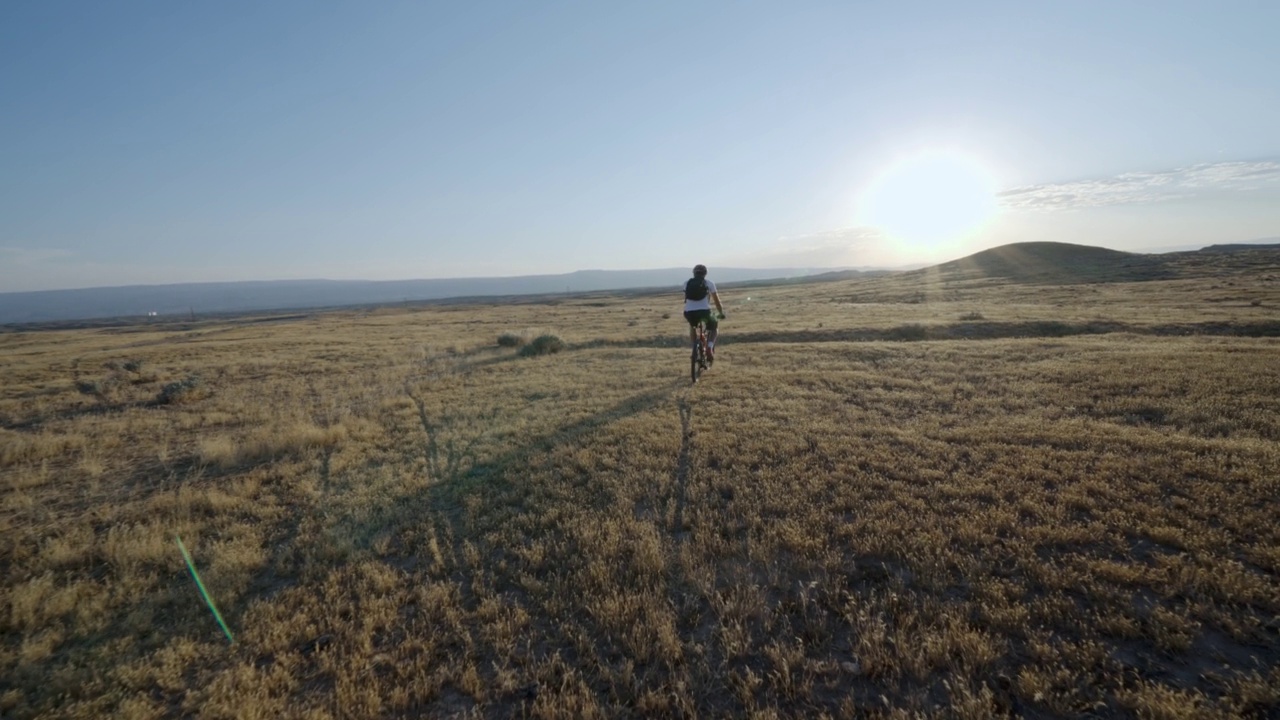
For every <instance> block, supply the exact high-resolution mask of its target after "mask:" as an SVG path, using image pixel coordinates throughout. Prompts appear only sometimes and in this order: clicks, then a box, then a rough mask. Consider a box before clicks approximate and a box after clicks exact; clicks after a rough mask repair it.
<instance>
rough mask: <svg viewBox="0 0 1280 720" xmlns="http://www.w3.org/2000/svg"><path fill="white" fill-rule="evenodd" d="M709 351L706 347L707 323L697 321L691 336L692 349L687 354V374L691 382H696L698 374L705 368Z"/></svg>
mask: <svg viewBox="0 0 1280 720" xmlns="http://www.w3.org/2000/svg"><path fill="white" fill-rule="evenodd" d="M709 356H710V353H709V352H708V349H707V324H706V323H705V322H699V323H698V325H697V330H696V332H695V334H694V338H693V351H692V353H691V355H690V356H689V376H690V378H691V379H692V381H693V382H695V383H696V382H698V375H700V374H701V373H702V371H703V370H706V369H707V358H708V357H709Z"/></svg>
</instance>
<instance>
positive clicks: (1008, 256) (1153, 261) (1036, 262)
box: [916, 242, 1172, 284]
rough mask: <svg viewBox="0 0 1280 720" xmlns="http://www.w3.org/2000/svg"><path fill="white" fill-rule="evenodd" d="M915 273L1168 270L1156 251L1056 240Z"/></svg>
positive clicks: (1082, 277)
mask: <svg viewBox="0 0 1280 720" xmlns="http://www.w3.org/2000/svg"><path fill="white" fill-rule="evenodd" d="M916 272H918V273H941V274H944V275H951V276H954V278H955V279H966V278H978V277H999V278H1007V279H1009V280H1014V281H1017V282H1035V283H1046V282H1048V283H1064V284H1065V283H1079V282H1124V281H1135V280H1157V279H1160V278H1164V277H1170V276H1171V275H1172V273H1171V272H1170V271H1169V270H1168V269H1167V268H1165V267H1164V261H1163V260H1162V256H1160V255H1142V254H1138V253H1128V252H1121V251H1119V250H1109V249H1107V248H1101V247H1093V246H1090V245H1075V244H1072V243H1056V242H1026V243H1014V244H1011V245H1001V246H1000V247H994V248H991V249H989V250H983V251H982V252H979V253H974V254H973V255H970V256H968V257H964V258H960V259H959V260H953V261H951V262H948V263H943V264H941V265H937V266H935V267H933V268H927V269H925V270H918V271H916Z"/></svg>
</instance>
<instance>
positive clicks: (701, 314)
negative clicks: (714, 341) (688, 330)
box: [684, 309, 718, 330]
mask: <svg viewBox="0 0 1280 720" xmlns="http://www.w3.org/2000/svg"><path fill="white" fill-rule="evenodd" d="M684 319H685V320H688V321H689V325H690V326H696V325H697V324H698V323H700V322H705V323H706V324H707V329H708V330H714V329H715V327H716V325H717V324H718V321H717V320H716V316H715V315H712V314H711V310H710V309H708V310H685V311H684Z"/></svg>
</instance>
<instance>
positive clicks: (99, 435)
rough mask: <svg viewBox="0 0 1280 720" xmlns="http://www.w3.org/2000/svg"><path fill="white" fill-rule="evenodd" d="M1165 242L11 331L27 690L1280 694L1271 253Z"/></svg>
mask: <svg viewBox="0 0 1280 720" xmlns="http://www.w3.org/2000/svg"><path fill="white" fill-rule="evenodd" d="M1055 262H1056V261H1055ZM1067 262H1068V264H1069V258H1068V260H1067ZM1063 267H1066V266H1063ZM1162 268H1163V269H1162V270H1161V272H1160V273H1156V274H1148V275H1140V276H1139V275H1135V277H1144V278H1149V279H1144V280H1143V281H1141V282H1124V281H1123V280H1124V279H1125V278H1124V277H1106V278H1102V279H1105V280H1107V282H1090V280H1091V278H1089V277H1083V276H1080V275H1079V274H1078V273H1077V274H1075V275H1072V274H1071V273H1066V274H1062V275H1055V274H1054V273H1053V272H1050V271H1047V270H1046V271H1044V272H1038V273H1037V274H1035V275H1034V276H1031V275H1028V276H1027V277H1024V278H1022V280H1021V281H1019V280H1017V279H1016V278H1015V279H1013V280H1010V279H1007V278H1000V277H993V276H992V275H991V272H992V269H991V268H990V267H981V266H980V264H979V265H975V264H972V263H971V264H970V265H957V266H948V267H944V268H935V269H932V270H924V271H918V272H914V273H908V274H901V275H894V276H888V277H880V278H873V279H862V280H857V279H855V280H847V281H839V282H828V283H813V284H788V285H778V286H773V287H769V286H753V287H744V288H737V289H735V288H732V287H727V288H723V289H722V290H723V292H722V296H723V299H724V300H725V303H726V309H727V310H728V311H729V315H730V317H729V320H728V322H726V323H725V324H724V325H723V328H724V335H723V336H724V340H723V344H722V346H721V348H720V352H719V354H718V360H717V363H716V366H715V367H714V368H713V369H712V370H711V371H710V372H709V373H708V374H707V375H706V377H705V379H704V380H703V382H701V383H699V384H698V385H696V386H692V387H691V386H689V384H688V378H687V374H688V367H687V351H686V350H685V349H684V343H685V341H686V340H685V338H686V331H685V329H684V326H683V320H682V318H681V317H680V314H679V297H678V294H676V295H674V296H666V295H663V296H659V295H643V294H633V295H630V296H625V297H624V296H616V297H604V296H599V297H569V298H562V299H554V300H546V301H542V302H524V303H511V304H503V305H496V304H494V305H484V304H472V305H436V306H421V307H396V308H383V309H377V310H361V311H344V312H327V313H316V314H293V315H281V316H277V317H271V316H262V317H254V318H244V319H238V320H198V321H196V322H191V323H157V324H152V325H139V326H117V327H99V328H89V329H70V330H55V329H48V330H40V331H34V332H23V331H13V332H7V333H3V334H0V367H2V368H3V378H4V382H3V385H2V386H0V479H2V484H0V487H2V490H0V492H2V493H3V495H2V502H0V535H2V536H3V538H4V542H3V544H2V545H0V583H3V592H2V593H0V597H2V598H3V600H0V678H3V679H0V716H3V717H5V718H15V719H19V718H37V717H40V718H99V717H124V718H160V717H201V718H317V719H319V718H383V717H451V716H458V717H473V716H474V717H535V718H550V717H602V716H603V717H761V718H768V717H793V716H797V717H798V716H803V717H918V716H925V717H956V718H985V717H991V716H993V715H1013V716H1025V717H1082V716H1083V717H1090V716H1095V717H1128V716H1132V717H1143V718H1216V717H1259V718H1261V717H1280V669H1278V667H1280V620H1278V619H1277V618H1278V616H1280V522H1278V519H1280V251H1275V250H1272V251H1262V250H1259V251H1250V252H1241V253H1231V254H1222V255H1212V256H1209V255H1206V256H1200V255H1199V254H1197V255H1195V256H1192V255H1186V256H1179V259H1178V260H1177V262H1173V261H1171V262H1169V263H1167V264H1166V265H1164V266H1162ZM713 271H714V269H713ZM713 277H714V272H713ZM1093 279H1097V278H1093ZM504 334H505V335H507V336H508V337H507V338H506V339H505V340H504V341H503V343H502V344H501V345H500V344H499V338H500V337H502V336H504ZM542 334H554V335H557V336H559V337H560V338H562V339H563V341H564V347H563V349H562V351H560V352H558V353H554V354H545V355H538V354H530V353H525V354H522V353H521V351H520V347H519V345H520V344H521V343H522V342H524V341H527V340H529V339H531V338H533V337H536V336H538V335H542ZM177 535H180V536H181V537H182V539H183V541H184V542H185V544H186V545H187V547H188V548H190V549H191V552H192V555H193V557H194V559H195V562H196V564H197V565H198V567H199V569H200V572H201V575H202V577H203V579H204V581H205V583H206V585H207V586H208V588H209V591H210V593H211V595H212V596H213V598H214V599H215V600H216V602H217V604H218V606H219V609H220V610H221V611H222V614H223V615H224V617H225V618H226V620H227V623H228V624H229V626H230V627H231V629H232V631H233V632H234V633H235V642H234V643H229V642H228V641H227V639H226V638H225V637H224V636H223V635H222V632H221V630H220V629H219V628H218V626H217V624H216V623H215V621H214V620H213V617H212V615H211V614H210V612H209V611H208V609H207V608H206V607H204V605H203V604H202V602H201V600H200V597H199V595H198V593H197V590H196V587H195V585H194V583H193V582H192V579H191V577H190V575H189V574H188V573H187V571H186V567H185V565H184V563H183V560H182V557H181V554H180V553H179V551H178V548H177V546H176V544H175V540H174V538H175V536H177Z"/></svg>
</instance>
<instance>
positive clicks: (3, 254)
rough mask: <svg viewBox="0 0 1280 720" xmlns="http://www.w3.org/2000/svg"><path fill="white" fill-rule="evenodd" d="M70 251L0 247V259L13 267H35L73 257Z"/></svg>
mask: <svg viewBox="0 0 1280 720" xmlns="http://www.w3.org/2000/svg"><path fill="white" fill-rule="evenodd" d="M74 255H75V253H73V252H71V251H70V250H59V249H56V248H20V247H12V246H5V245H0V258H3V259H4V262H5V263H12V264H14V265H37V264H42V263H48V262H55V261H57V260H65V259H66V258H69V257H73V256H74Z"/></svg>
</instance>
